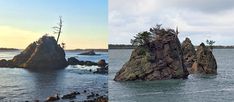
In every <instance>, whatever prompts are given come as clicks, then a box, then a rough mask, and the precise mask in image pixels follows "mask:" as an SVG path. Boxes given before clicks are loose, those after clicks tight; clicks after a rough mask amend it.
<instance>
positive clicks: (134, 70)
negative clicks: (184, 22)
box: [114, 29, 188, 81]
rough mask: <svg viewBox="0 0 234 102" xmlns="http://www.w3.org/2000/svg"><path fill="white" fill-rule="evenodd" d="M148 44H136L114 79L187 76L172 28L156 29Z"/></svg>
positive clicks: (153, 78)
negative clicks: (154, 36)
mask: <svg viewBox="0 0 234 102" xmlns="http://www.w3.org/2000/svg"><path fill="white" fill-rule="evenodd" d="M155 32H156V33H157V34H155V35H156V39H155V40H154V41H152V42H151V43H150V44H149V46H146V45H143V46H138V47H137V48H136V49H134V50H133V51H132V54H131V57H130V60H129V61H128V62H127V63H125V64H124V65H123V67H122V69H121V70H120V71H119V72H117V74H116V76H115V78H114V80H115V81H127V80H162V79H179V78H187V76H188V71H187V69H186V68H185V67H184V63H183V56H182V55H183V54H182V50H181V44H180V41H179V39H178V37H177V34H176V33H175V31H174V30H173V31H172V30H167V31H166V30H164V29H163V30H162V29H160V30H157V31H155Z"/></svg>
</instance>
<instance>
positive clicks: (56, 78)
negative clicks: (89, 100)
mask: <svg viewBox="0 0 234 102" xmlns="http://www.w3.org/2000/svg"><path fill="white" fill-rule="evenodd" d="M19 53H20V51H0V59H12V57H13V56H15V55H17V54H19ZM78 53H80V52H74V51H72V52H71V51H70V52H69V51H68V52H66V57H67V58H68V57H76V58H78V59H79V60H89V61H94V62H97V61H98V60H100V59H105V60H106V61H107V62H108V54H107V52H97V53H98V54H100V55H98V56H85V55H77V54H78ZM96 68H97V67H96V66H91V67H87V66H79V65H77V66H68V67H67V68H66V69H64V70H59V71H52V72H51V71H50V72H48V71H46V72H45V71H40V72H38V71H37V72H33V71H29V70H26V69H22V68H0V102H8V101H11V102H21V101H26V100H27V101H33V100H41V101H43V100H45V99H46V98H47V97H48V96H54V95H55V94H56V93H58V94H60V96H61V95H64V94H68V93H70V92H72V91H79V92H82V91H83V90H87V91H88V92H91V91H92V92H95V93H99V94H101V95H107V90H108V89H107V88H108V87H107V80H108V78H107V77H108V76H107V75H101V74H93V73H92V72H89V69H92V70H93V71H94V70H96ZM87 94H88V93H87ZM85 99H86V95H85V94H83V95H79V96H77V98H76V99H74V100H75V101H76V100H79V101H81V100H85ZM64 101H70V100H62V102H64Z"/></svg>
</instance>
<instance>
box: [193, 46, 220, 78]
mask: <svg viewBox="0 0 234 102" xmlns="http://www.w3.org/2000/svg"><path fill="white" fill-rule="evenodd" d="M191 73H202V74H217V63H216V60H215V57H214V55H213V53H212V51H211V50H210V49H209V48H208V47H206V46H205V44H204V43H201V44H200V46H198V48H197V51H196V61H195V62H194V63H193V65H192V69H191Z"/></svg>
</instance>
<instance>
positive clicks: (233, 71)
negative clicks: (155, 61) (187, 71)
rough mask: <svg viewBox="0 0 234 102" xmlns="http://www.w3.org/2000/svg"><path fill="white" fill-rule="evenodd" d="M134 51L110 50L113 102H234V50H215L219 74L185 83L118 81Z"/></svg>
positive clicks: (111, 94) (184, 81)
mask: <svg viewBox="0 0 234 102" xmlns="http://www.w3.org/2000/svg"><path fill="white" fill-rule="evenodd" d="M131 51H132V50H109V62H110V67H109V79H108V82H109V83H108V86H109V100H110V102H233V101H234V64H233V63H234V53H233V52H234V49H214V51H213V54H214V56H215V58H216V61H217V64H218V75H213V76H208V75H207V76H201V75H189V77H188V79H186V80H162V81H135V82H133V81H129V82H115V81H113V78H114V76H115V74H116V72H117V71H118V70H120V68H121V67H122V65H123V64H124V63H125V62H126V61H128V60H129V57H130V54H131Z"/></svg>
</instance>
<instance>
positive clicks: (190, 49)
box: [182, 38, 196, 72]
mask: <svg viewBox="0 0 234 102" xmlns="http://www.w3.org/2000/svg"><path fill="white" fill-rule="evenodd" d="M182 52H183V60H184V65H185V67H186V68H187V70H188V71H189V72H190V71H191V68H192V65H193V63H194V61H195V56H196V50H195V47H194V46H193V44H192V42H191V40H190V39H189V38H185V40H184V41H183V43H182Z"/></svg>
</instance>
